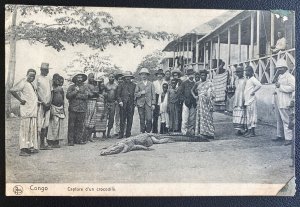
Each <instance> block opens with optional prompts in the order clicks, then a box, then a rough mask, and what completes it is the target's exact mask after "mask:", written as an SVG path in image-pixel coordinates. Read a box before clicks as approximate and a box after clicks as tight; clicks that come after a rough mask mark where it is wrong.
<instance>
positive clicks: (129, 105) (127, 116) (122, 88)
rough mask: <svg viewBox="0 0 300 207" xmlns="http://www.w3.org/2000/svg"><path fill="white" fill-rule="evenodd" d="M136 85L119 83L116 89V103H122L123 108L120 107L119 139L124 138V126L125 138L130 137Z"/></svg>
mask: <svg viewBox="0 0 300 207" xmlns="http://www.w3.org/2000/svg"><path fill="white" fill-rule="evenodd" d="M135 87H136V84H134V83H132V82H129V83H126V82H124V83H121V84H120V85H118V87H117V100H118V103H120V102H122V103H123V107H121V106H120V137H123V136H124V128H125V123H126V122H127V125H126V133H125V136H126V137H130V136H131V127H132V120H133V114H134V98H135V97H134V92H135Z"/></svg>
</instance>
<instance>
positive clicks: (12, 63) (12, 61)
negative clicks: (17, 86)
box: [5, 5, 19, 117]
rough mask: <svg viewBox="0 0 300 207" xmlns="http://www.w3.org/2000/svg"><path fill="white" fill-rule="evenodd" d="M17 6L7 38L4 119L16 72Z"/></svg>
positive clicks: (9, 108)
mask: <svg viewBox="0 0 300 207" xmlns="http://www.w3.org/2000/svg"><path fill="white" fill-rule="evenodd" d="M18 8H19V6H17V5H15V6H14V10H13V13H12V23H11V34H10V37H9V63H8V74H7V80H6V85H5V117H7V116H9V114H10V113H11V93H10V89H11V88H12V87H13V84H14V82H15V72H16V50H17V33H16V22H17V11H18Z"/></svg>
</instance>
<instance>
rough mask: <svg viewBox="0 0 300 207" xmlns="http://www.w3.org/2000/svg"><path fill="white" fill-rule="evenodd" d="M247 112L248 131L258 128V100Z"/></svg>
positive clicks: (248, 106)
mask: <svg viewBox="0 0 300 207" xmlns="http://www.w3.org/2000/svg"><path fill="white" fill-rule="evenodd" d="M246 112H247V126H248V129H251V128H253V127H256V123H257V109H256V100H254V101H252V102H251V103H250V104H249V105H247V107H246Z"/></svg>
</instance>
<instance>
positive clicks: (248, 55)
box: [247, 45, 250, 60]
mask: <svg viewBox="0 0 300 207" xmlns="http://www.w3.org/2000/svg"><path fill="white" fill-rule="evenodd" d="M249 57H250V54H249V45H247V60H249Z"/></svg>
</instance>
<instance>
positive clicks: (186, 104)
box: [178, 67, 197, 134]
mask: <svg viewBox="0 0 300 207" xmlns="http://www.w3.org/2000/svg"><path fill="white" fill-rule="evenodd" d="M186 75H187V76H188V79H187V80H185V81H184V82H183V83H182V84H181V85H180V86H179V89H178V94H179V97H180V99H181V100H182V102H183V105H182V123H181V132H182V133H183V134H194V131H195V120H196V119H195V118H196V106H197V103H196V99H195V98H194V97H193V95H192V88H193V87H194V85H195V81H194V69H193V68H192V67H189V68H188V69H187V71H186Z"/></svg>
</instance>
